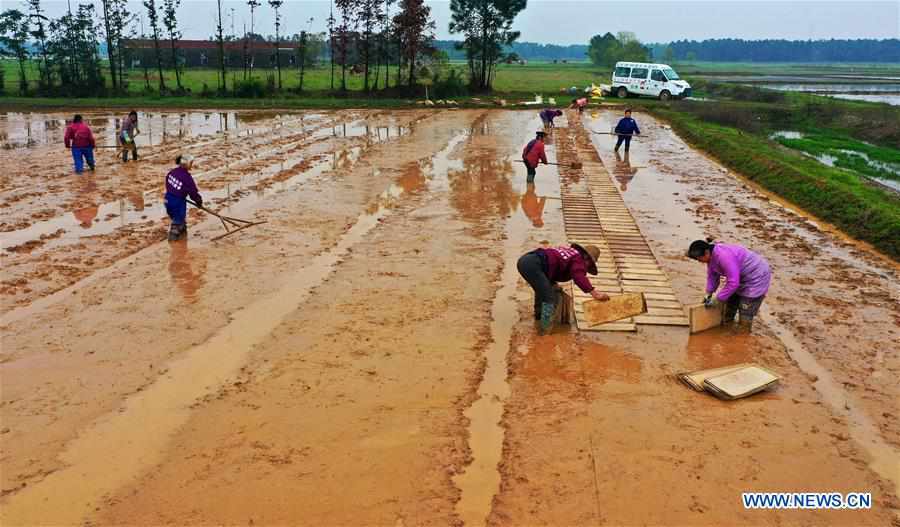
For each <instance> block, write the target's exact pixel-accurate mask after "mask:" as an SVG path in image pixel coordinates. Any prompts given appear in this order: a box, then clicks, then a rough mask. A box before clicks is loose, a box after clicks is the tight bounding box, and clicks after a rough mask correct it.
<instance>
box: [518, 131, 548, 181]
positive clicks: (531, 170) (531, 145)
mask: <svg viewBox="0 0 900 527" xmlns="http://www.w3.org/2000/svg"><path fill="white" fill-rule="evenodd" d="M522 161H523V162H524V163H525V168H527V169H528V183H534V177H535V176H536V175H537V166H538V163H539V162H541V163H544V164H545V165H546V164H547V154H546V153H545V152H544V131H543V130H538V132H537V136H536V137H535V138H534V139H532V140H531V141H529V142H528V144H527V145H525V149H524V150H522Z"/></svg>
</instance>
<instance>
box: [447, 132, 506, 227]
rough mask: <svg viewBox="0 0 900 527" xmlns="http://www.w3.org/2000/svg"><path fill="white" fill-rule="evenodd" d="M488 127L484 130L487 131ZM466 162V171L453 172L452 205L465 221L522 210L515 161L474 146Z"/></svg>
mask: <svg viewBox="0 0 900 527" xmlns="http://www.w3.org/2000/svg"><path fill="white" fill-rule="evenodd" d="M486 128H487V125H486V124H485V125H484V128H481V129H482V130H484V129H486ZM468 151H469V152H471V154H470V155H467V156H466V157H465V159H463V161H462V169H460V170H450V171H449V172H448V173H447V176H448V178H449V180H450V190H451V196H450V204H451V205H453V207H454V208H455V209H456V210H458V211H459V212H460V215H461V216H462V217H463V219H466V220H482V219H486V218H496V217H501V218H503V217H507V216H509V215H510V214H511V213H512V212H513V211H515V210H516V208H517V207H518V204H519V203H518V202H519V197H518V195H517V194H516V193H515V192H514V191H513V188H512V182H511V180H510V177H511V176H512V174H513V165H512V162H511V161H509V160H508V159H505V158H502V157H501V156H499V155H497V152H496V151H493V150H489V151H479V149H478V148H475V147H472V148H470V149H469V150H468Z"/></svg>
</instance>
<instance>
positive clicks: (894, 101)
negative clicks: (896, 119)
mask: <svg viewBox="0 0 900 527" xmlns="http://www.w3.org/2000/svg"><path fill="white" fill-rule="evenodd" d="M830 97H834V98H835V99H847V100H850V101H866V102H882V103H885V104H890V105H891V106H900V95H862V94H853V93H835V94H832V95H830Z"/></svg>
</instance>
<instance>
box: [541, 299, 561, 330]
mask: <svg viewBox="0 0 900 527" xmlns="http://www.w3.org/2000/svg"><path fill="white" fill-rule="evenodd" d="M556 306H557V304H551V303H548V302H544V303H543V304H541V321H540V324H538V333H539V334H541V335H547V334H549V333H551V332H552V331H553V322H554V316H555V315H556Z"/></svg>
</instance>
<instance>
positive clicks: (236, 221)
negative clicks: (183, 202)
mask: <svg viewBox="0 0 900 527" xmlns="http://www.w3.org/2000/svg"><path fill="white" fill-rule="evenodd" d="M187 202H188V203H190V204H191V205H193V206H195V207H197V208H198V209H200V210H202V211H203V212H206V213H208V214H212V215H213V216H215V217H217V218H219V221H221V222H222V226H223V227H225V234H222V235H220V236H216V237H215V238H213V239H212V241H216V240H221V239H222V238H224V237H226V236H231V235H232V234H234V233H236V232H238V231H242V230H244V229H246V228H247V227H253V226H254V225H262V224H263V223H267V222H266V221H265V220H263V221H250V220H242V219H240V218H232V217H230V216H223V215H221V214H219V213H218V212H213V211H211V210H209V209H207V208H206V207H204V206H202V205H198V204H196V203H194V202H193V201H191V200H187Z"/></svg>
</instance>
